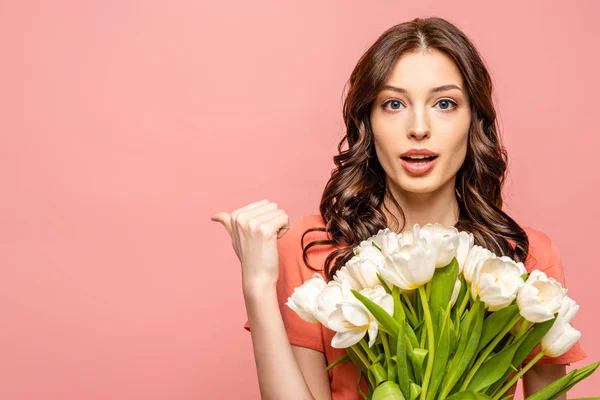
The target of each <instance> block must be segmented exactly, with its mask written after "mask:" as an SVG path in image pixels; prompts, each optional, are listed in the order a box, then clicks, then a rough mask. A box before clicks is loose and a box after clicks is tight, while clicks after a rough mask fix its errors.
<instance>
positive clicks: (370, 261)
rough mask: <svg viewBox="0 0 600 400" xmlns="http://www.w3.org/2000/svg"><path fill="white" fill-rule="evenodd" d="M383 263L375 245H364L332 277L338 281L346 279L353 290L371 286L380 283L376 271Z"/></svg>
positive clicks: (382, 258) (381, 255)
mask: <svg viewBox="0 0 600 400" xmlns="http://www.w3.org/2000/svg"><path fill="white" fill-rule="evenodd" d="M383 264H384V257H383V254H382V253H381V252H380V251H379V250H378V249H377V247H375V246H372V245H369V246H364V247H362V248H361V249H360V250H359V254H356V255H355V256H354V257H352V258H351V259H350V260H348V261H347V262H346V264H345V265H344V266H343V267H342V268H340V269H339V270H338V272H336V274H335V276H334V277H333V279H334V280H336V281H338V282H342V281H348V282H349V283H350V286H351V287H352V289H354V290H358V291H360V290H362V289H364V288H372V287H374V286H377V285H381V282H380V281H379V278H378V277H377V272H378V270H379V267H380V266H382V265H383Z"/></svg>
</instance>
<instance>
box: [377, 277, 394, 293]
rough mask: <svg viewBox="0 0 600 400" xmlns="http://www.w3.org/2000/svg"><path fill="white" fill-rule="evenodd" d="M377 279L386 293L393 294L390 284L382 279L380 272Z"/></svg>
mask: <svg viewBox="0 0 600 400" xmlns="http://www.w3.org/2000/svg"><path fill="white" fill-rule="evenodd" d="M377 278H378V279H379V282H381V286H383V288H384V289H385V291H386V292H387V293H388V294H392V289H390V287H389V286H388V284H387V283H386V282H385V281H384V280H383V278H382V277H381V275H379V272H377Z"/></svg>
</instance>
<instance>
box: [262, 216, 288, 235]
mask: <svg viewBox="0 0 600 400" xmlns="http://www.w3.org/2000/svg"><path fill="white" fill-rule="evenodd" d="M264 223H265V224H270V225H271V226H272V228H273V230H276V231H277V239H279V238H280V237H282V236H283V235H285V233H286V232H287V231H288V230H289V229H290V219H289V216H288V215H287V214H286V213H285V212H284V213H282V214H277V215H274V216H273V217H271V218H270V219H268V220H267V221H265V222H264Z"/></svg>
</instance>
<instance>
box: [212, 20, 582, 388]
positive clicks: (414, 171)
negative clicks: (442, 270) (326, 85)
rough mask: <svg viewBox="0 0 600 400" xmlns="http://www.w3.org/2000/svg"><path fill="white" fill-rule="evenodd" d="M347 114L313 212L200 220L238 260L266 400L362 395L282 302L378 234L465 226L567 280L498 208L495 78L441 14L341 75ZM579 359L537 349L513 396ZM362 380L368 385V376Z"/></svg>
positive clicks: (389, 34)
mask: <svg viewBox="0 0 600 400" xmlns="http://www.w3.org/2000/svg"><path fill="white" fill-rule="evenodd" d="M344 119H345V123H346V128H347V132H346V136H345V137H344V138H343V140H342V142H341V143H340V144H339V146H338V151H339V153H340V154H339V155H337V156H336V157H335V158H334V161H335V164H336V166H337V168H336V169H335V170H334V171H333V173H332V176H331V178H330V180H329V182H328V184H327V186H326V188H325V191H324V194H323V196H322V200H321V204H320V215H309V216H305V217H303V218H301V219H300V220H299V221H296V222H294V223H292V224H291V225H290V224H289V220H288V217H287V215H286V213H285V212H284V211H283V210H281V209H279V208H278V206H277V204H275V203H273V202H269V201H267V200H263V201H260V202H256V203H252V204H249V205H247V206H245V207H242V208H240V209H238V210H236V211H234V212H233V213H231V215H230V214H228V213H225V212H221V213H217V214H215V215H214V216H212V217H211V219H212V220H214V221H219V222H221V223H222V224H223V225H224V226H225V227H226V229H227V231H228V232H229V233H230V235H231V237H232V242H233V246H234V248H235V251H236V253H237V255H238V257H239V258H240V260H241V263H242V274H243V290H244V298H245V302H246V308H247V312H248V323H247V324H246V325H245V328H246V329H248V330H250V326H252V330H251V335H252V342H253V347H254V355H255V359H256V366H257V370H258V378H259V386H260V390H261V394H262V397H263V398H265V399H309V398H314V399H334V400H338V399H340V400H341V399H344V400H346V399H360V398H361V397H360V395H359V392H358V389H357V385H356V382H357V377H358V372H357V370H356V368H355V367H354V365H352V364H351V363H344V364H340V365H338V366H336V367H335V368H333V369H331V370H330V371H329V372H325V370H324V368H325V367H326V365H327V364H329V363H331V362H333V361H335V360H337V359H338V358H339V357H341V356H342V355H343V354H344V352H345V351H344V350H343V349H334V348H332V347H331V345H330V343H331V338H332V337H333V334H334V332H332V331H330V330H328V329H327V328H325V327H323V326H322V325H321V324H309V323H307V322H305V321H303V320H301V319H300V318H299V317H298V316H297V315H296V314H295V312H293V311H292V310H291V309H289V307H287V306H285V302H286V301H287V298H288V296H289V295H290V294H291V293H292V292H293V289H294V288H295V287H297V286H300V285H301V284H302V282H303V281H305V280H307V279H310V278H311V276H312V274H313V273H314V271H315V270H317V271H319V273H321V274H322V276H323V277H325V278H326V280H330V279H332V276H333V275H334V274H335V272H336V271H337V270H338V269H339V268H341V266H342V265H343V264H344V263H345V262H346V261H347V260H348V259H349V258H350V257H352V255H353V254H352V249H353V248H354V247H355V246H357V245H358V244H359V243H360V241H362V240H364V239H365V238H367V237H369V236H371V235H374V234H375V233H377V231H378V230H379V229H383V228H385V227H389V228H390V229H392V230H395V231H396V232H404V231H407V230H410V229H411V228H412V226H413V225H414V224H419V225H421V226H422V225H424V224H426V223H429V222H432V223H433V222H437V223H441V224H443V225H447V226H455V227H456V228H457V229H458V230H467V231H469V232H471V233H473V235H474V237H475V244H479V245H481V246H483V247H486V248H488V249H490V250H491V251H492V252H493V253H495V254H496V255H498V256H500V255H507V256H510V257H511V258H513V259H514V260H515V261H523V262H524V264H525V267H526V268H527V269H528V270H532V269H534V268H536V269H540V270H543V271H545V272H546V273H547V274H548V275H549V276H551V277H554V278H555V279H557V280H559V281H560V282H561V283H562V284H563V285H565V281H564V275H563V272H562V264H561V260H560V255H559V253H558V251H557V249H556V247H555V246H554V244H553V243H552V241H551V240H550V238H549V237H548V235H546V234H545V233H543V232H541V231H539V230H536V229H533V228H529V227H525V226H523V227H521V226H519V225H518V224H517V223H516V222H515V221H514V220H513V219H512V218H511V217H509V216H508V215H507V214H505V213H504V212H503V211H502V210H501V208H502V193H501V189H502V184H503V181H504V177H505V172H506V165H507V157H506V152H505V150H504V148H503V146H502V144H501V142H500V139H499V137H498V133H497V125H496V112H495V110H494V106H493V104H492V82H491V79H490V76H489V74H488V71H487V70H486V67H485V65H484V63H483V61H482V59H481V57H480V55H479V54H478V52H477V50H476V49H475V47H474V46H473V44H472V43H471V42H470V41H469V39H468V38H467V37H466V36H465V35H464V33H463V32H461V31H460V30H459V29H458V28H456V27H455V26H454V25H452V24H450V23H449V22H447V21H445V20H444V19H441V18H428V19H419V18H417V19H415V20H413V21H409V22H406V23H402V24H399V25H396V26H394V27H392V28H390V29H388V30H387V31H386V32H384V33H383V34H382V35H381V36H380V37H379V38H378V40H377V41H376V42H375V43H374V44H373V45H372V46H371V47H370V48H369V49H368V50H367V51H366V52H365V54H364V55H363V56H362V57H361V59H360V60H359V62H358V64H357V65H356V67H355V68H354V71H353V72H352V75H351V77H350V81H349V90H348V93H347V96H346V99H345V103H344ZM344 141H346V142H347V143H348V149H346V150H342V145H343V143H344ZM411 151H412V152H411ZM407 152H408V153H407ZM419 154H422V155H423V156H426V158H423V157H422V156H418V155H419ZM415 156H416V157H421V158H420V159H414V158H415ZM309 236H310V237H312V241H310V239H307V237H309ZM279 237H281V240H278V238H279ZM307 240H309V241H310V243H309V244H308V245H306V246H304V242H306V241H307ZM334 261H335V262H334ZM584 357H585V354H584V353H583V351H582V349H581V347H580V346H579V344H576V345H575V346H574V347H573V348H571V350H570V351H569V352H567V353H566V354H564V355H563V356H561V357H558V358H555V359H551V358H548V357H546V356H544V357H543V358H542V359H541V360H540V361H539V362H538V364H536V365H535V366H534V367H533V368H532V369H531V370H530V371H528V372H527V373H526V374H525V376H524V379H523V381H524V394H525V395H526V396H527V395H529V394H532V393H535V392H536V390H538V389H539V388H541V387H544V386H546V385H547V384H549V383H551V382H553V381H554V380H556V379H557V378H559V377H561V376H563V375H564V374H565V369H566V368H565V365H568V364H569V363H571V362H575V361H579V360H581V359H583V358H584ZM515 387H516V385H515ZM515 387H513V389H512V393H514V391H515ZM361 388H362V390H363V391H364V392H366V390H367V386H366V381H365V380H363V381H362V382H361ZM563 398H566V396H565V397H563Z"/></svg>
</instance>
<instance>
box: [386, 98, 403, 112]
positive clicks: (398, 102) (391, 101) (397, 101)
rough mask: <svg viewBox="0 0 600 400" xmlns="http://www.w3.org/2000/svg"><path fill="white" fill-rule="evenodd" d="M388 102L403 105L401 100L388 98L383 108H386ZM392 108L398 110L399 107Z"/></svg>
mask: <svg viewBox="0 0 600 400" xmlns="http://www.w3.org/2000/svg"><path fill="white" fill-rule="evenodd" d="M387 104H392V105H393V106H400V105H402V103H401V102H400V101H399V100H394V99H391V100H388V101H386V102H384V103H383V104H382V105H381V106H382V107H383V108H386V105H387ZM388 110H389V108H388ZM392 110H398V108H392Z"/></svg>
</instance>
